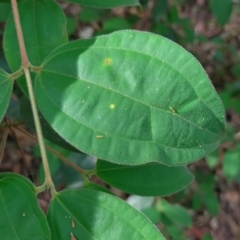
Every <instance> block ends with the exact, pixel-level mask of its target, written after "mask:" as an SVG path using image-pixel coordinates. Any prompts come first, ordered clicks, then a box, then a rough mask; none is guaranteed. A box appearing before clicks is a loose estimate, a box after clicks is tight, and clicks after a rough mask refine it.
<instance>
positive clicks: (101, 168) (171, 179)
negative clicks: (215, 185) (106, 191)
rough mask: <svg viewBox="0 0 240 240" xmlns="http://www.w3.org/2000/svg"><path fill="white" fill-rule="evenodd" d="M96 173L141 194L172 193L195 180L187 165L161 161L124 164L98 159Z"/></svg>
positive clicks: (122, 188) (159, 194)
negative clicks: (136, 164)
mask: <svg viewBox="0 0 240 240" xmlns="http://www.w3.org/2000/svg"><path fill="white" fill-rule="evenodd" d="M96 173H97V175H98V176H99V177H100V178H101V179H102V180H103V181H105V182H107V183H108V184H110V185H112V186H114V187H117V188H119V189H121V190H123V191H125V192H128V193H132V194H136V195H140V196H166V195H170V194H173V193H175V192H177V191H180V190H182V189H183V188H185V187H186V186H187V185H188V184H189V183H191V182H192V180H193V175H192V174H191V173H190V172H189V171H188V169H187V168H186V167H168V166H166V165H163V164H159V163H149V164H145V165H138V166H124V165H119V164H115V163H110V162H106V161H102V160H98V162H97V166H96Z"/></svg>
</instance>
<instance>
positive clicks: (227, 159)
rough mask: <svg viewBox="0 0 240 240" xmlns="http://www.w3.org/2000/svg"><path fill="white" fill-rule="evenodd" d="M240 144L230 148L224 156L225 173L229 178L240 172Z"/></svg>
mask: <svg viewBox="0 0 240 240" xmlns="http://www.w3.org/2000/svg"><path fill="white" fill-rule="evenodd" d="M239 151H240V145H237V147H236V148H234V149H233V150H229V151H227V152H226V153H225V154H224V157H223V173H224V175H225V176H226V178H228V179H234V178H235V177H237V175H239V174H240V154H239Z"/></svg>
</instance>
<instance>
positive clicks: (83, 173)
mask: <svg viewBox="0 0 240 240" xmlns="http://www.w3.org/2000/svg"><path fill="white" fill-rule="evenodd" d="M15 128H17V129H18V130H20V131H21V132H23V133H24V134H26V135H27V136H28V137H30V138H31V139H33V140H35V141H36V142H38V139H37V138H36V137H34V136H33V135H32V134H30V133H29V132H27V131H26V130H24V129H23V128H21V127H19V126H15ZM45 147H46V149H47V150H48V151H49V152H51V153H52V154H54V155H55V156H57V157H58V158H59V159H60V160H62V161H63V162H64V163H66V164H67V165H69V166H71V167H72V168H74V169H75V170H77V171H78V172H79V173H81V174H82V175H86V172H87V171H85V170H84V169H82V168H80V167H79V166H77V165H76V164H74V163H72V162H71V161H70V160H68V159H67V158H65V157H64V156H62V155H61V154H60V153H59V152H57V151H55V150H54V149H52V148H51V147H49V146H48V145H46V144H45Z"/></svg>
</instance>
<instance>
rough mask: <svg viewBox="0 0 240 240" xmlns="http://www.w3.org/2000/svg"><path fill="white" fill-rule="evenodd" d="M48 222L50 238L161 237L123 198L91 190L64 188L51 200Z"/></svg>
mask: <svg viewBox="0 0 240 240" xmlns="http://www.w3.org/2000/svg"><path fill="white" fill-rule="evenodd" d="M48 222H49V225H50V228H51V233H52V239H58V240H65V239H70V237H71V236H74V237H75V238H76V239H84V240H88V239H91V240H92V239H94V240H100V239H101V240H106V239H114V240H125V239H131V240H135V239H136V240H139V239H141V240H144V239H146V240H149V239H154V240H158V239H159V240H163V239H164V237H162V235H161V234H160V232H159V231H158V230H157V228H156V227H155V226H154V225H152V223H151V222H150V221H149V220H148V219H147V218H146V217H145V216H144V215H142V214H141V213H140V212H138V211H137V210H135V209H134V208H132V207H131V206H129V205H128V204H126V203H125V202H124V201H122V200H120V199H118V198H116V197H114V196H112V195H110V194H107V193H103V192H98V191H93V190H68V191H63V192H60V193H58V194H57V195H56V196H55V197H54V198H53V199H52V201H51V203H50V206H49V210H48Z"/></svg>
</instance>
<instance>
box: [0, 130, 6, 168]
mask: <svg viewBox="0 0 240 240" xmlns="http://www.w3.org/2000/svg"><path fill="white" fill-rule="evenodd" d="M7 137H8V126H6V127H5V129H4V132H3V138H2V141H1V145H0V164H1V162H2V159H3V153H4V149H5V146H6V142H7Z"/></svg>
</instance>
